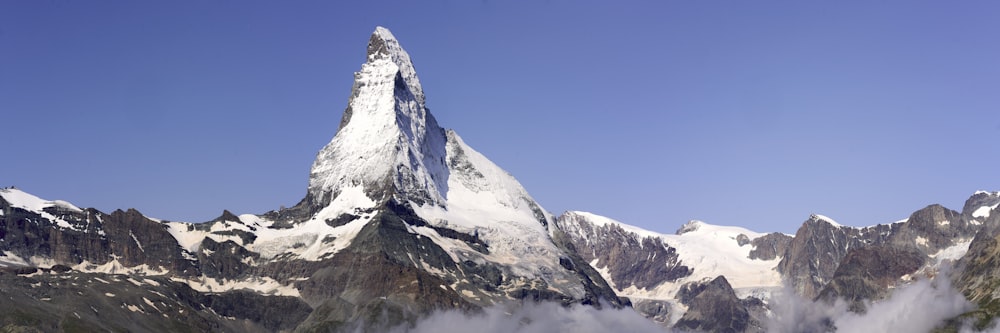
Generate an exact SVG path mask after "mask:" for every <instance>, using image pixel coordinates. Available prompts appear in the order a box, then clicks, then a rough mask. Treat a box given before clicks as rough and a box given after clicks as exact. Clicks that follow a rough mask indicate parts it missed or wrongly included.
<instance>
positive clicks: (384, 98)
mask: <svg viewBox="0 0 1000 333" xmlns="http://www.w3.org/2000/svg"><path fill="white" fill-rule="evenodd" d="M426 103H427V102H426V97H425V95H424V91H423V88H422V86H421V85H420V81H419V78H418V77H417V74H416V70H415V68H414V65H413V62H412V61H411V59H410V56H409V54H407V52H406V51H404V50H403V48H402V46H401V45H400V43H399V41H398V40H397V39H396V38H395V37H394V36H393V35H392V33H391V32H389V31H388V30H387V29H384V28H381V27H379V28H376V29H375V31H374V33H373V34H372V35H371V37H370V39H369V41H368V47H367V52H366V56H365V59H364V63H363V64H362V66H361V69H360V70H359V71H358V72H357V73H355V75H354V85H353V87H352V92H351V95H350V98H349V100H348V103H347V108H346V109H345V110H344V112H343V116H342V118H341V121H340V122H339V124H337V126H336V128H335V129H334V128H333V126H331V129H330V130H331V132H334V131H335V135H334V136H333V138H332V139H331V141H330V142H329V143H328V144H326V145H325V146H324V147H323V148H322V149H321V150H320V151H319V152H318V154H317V156H316V159H315V161H314V162H313V164H312V168H311V170H310V173H309V185H308V188H307V189H306V191H305V195H304V197H303V198H302V199H301V200H300V201H299V202H298V204H296V205H295V206H293V207H290V208H282V209H280V210H274V211H268V212H265V213H263V214H259V215H257V214H235V213H232V212H230V211H227V210H223V211H222V212H221V213H220V215H219V216H218V217H217V218H215V219H212V220H211V221H206V222H202V223H188V222H176V221H166V220H160V219H156V218H152V217H148V216H145V215H144V214H142V213H141V212H139V211H137V210H134V209H129V210H116V211H113V212H110V213H106V212H102V211H99V210H97V209H94V208H86V209H83V208H79V207H77V206H75V205H73V204H71V203H69V202H66V201H58V200H56V201H51V200H46V199H42V198H39V197H36V196H34V195H32V194H30V193H28V192H25V191H22V190H20V189H17V188H13V187H8V188H3V189H0V299H3V300H5V301H4V302H0V330H2V331H140V332H143V331H171V332H173V331H180V332H187V331H190V332H204V331H220V332H279V331H280V332H291V331H294V332H331V331H332V332H343V331H370V332H375V331H385V330H389V329H392V328H394V327H395V328H398V329H402V330H405V329H407V328H409V327H412V326H413V325H417V324H418V323H420V322H421V320H424V319H425V318H427V317H428V316H433V315H434V313H436V312H438V311H442V310H457V311H459V312H460V313H463V314H468V315H473V314H476V313H492V311H493V310H491V309H492V307H494V306H496V305H501V306H517V305H518V304H525V303H533V302H554V303H558V304H561V305H563V306H565V307H567V308H570V307H574V306H584V307H587V308H588V309H605V310H614V311H631V310H630V309H629V308H630V307H631V308H632V309H634V310H635V311H637V312H638V313H640V314H642V315H643V316H645V317H647V318H649V319H651V320H652V321H654V322H656V323H659V324H660V325H662V326H663V327H664V328H673V329H677V330H681V331H707V332H764V331H776V330H777V331H781V330H779V329H777V328H776V327H773V326H768V325H772V324H773V323H774V322H775V321H776V317H777V316H780V315H781V314H780V311H781V308H780V307H781V304H780V302H781V299H782V298H785V297H786V296H787V295H785V293H791V294H793V295H794V296H795V297H801V298H802V299H804V300H805V301H803V302H805V303H804V304H808V305H809V306H826V305H829V306H830V307H831V308H836V307H835V306H836V305H837V304H846V305H845V308H846V309H847V310H849V311H851V312H852V313H857V314H861V313H865V312H866V311H868V309H869V308H870V307H875V306H877V305H878V304H879V303H878V302H880V301H883V300H886V299H889V298H891V297H893V294H894V293H896V292H897V291H898V290H900V289H904V288H905V287H906V286H907V285H910V284H915V283H914V281H918V280H922V279H927V278H931V277H934V276H937V275H947V277H949V278H950V281H951V282H952V283H953V284H954V286H955V287H956V288H957V289H958V290H959V291H961V292H962V294H963V295H964V296H965V297H966V298H968V299H969V300H971V301H972V302H973V303H975V304H976V305H977V307H976V308H974V309H973V310H970V311H968V312H965V313H961V314H958V315H956V317H955V318H948V319H950V320H949V321H947V322H944V323H942V324H941V328H942V329H944V330H948V329H953V330H957V329H958V328H960V325H961V324H962V323H965V322H967V321H969V320H972V321H974V322H975V325H976V326H975V328H979V329H983V328H988V327H989V326H990V325H991V324H992V321H993V319H994V318H996V317H997V316H1000V280H997V278H996V276H1000V260H997V259H996V258H997V255H998V253H1000V212H998V211H997V210H998V206H1000V192H977V193H975V194H974V195H973V196H972V197H970V198H969V199H968V200H967V201H966V204H965V206H964V207H963V208H962V211H961V212H958V211H953V210H950V209H948V208H945V207H943V206H940V205H929V206H927V207H925V208H922V209H919V210H917V211H915V212H913V213H912V214H910V215H909V217H908V218H907V219H905V220H901V221H898V222H894V223H887V224H879V225H874V226H869V227H863V228H857V227H849V226H844V225H840V224H838V223H837V222H835V221H834V220H833V219H832V218H829V217H825V216H822V215H817V214H814V215H812V216H809V217H808V218H807V219H806V220H805V222H803V223H802V225H801V227H800V228H799V229H798V230H797V231H796V233H795V234H794V235H788V234H782V233H761V232H755V231H752V230H748V229H745V228H742V227H736V226H718V225H712V224H709V223H705V222H702V221H690V222H688V223H687V224H685V225H683V226H682V227H681V228H680V229H679V230H677V232H676V233H674V234H663V233H657V232H653V231H648V230H643V229H641V228H637V227H634V226H630V225H628V224H626V223H623V222H619V221H615V220H613V219H611V218H607V217H603V216H599V215H596V214H592V213H586V212H582V211H569V212H565V213H563V214H562V215H559V216H554V215H552V214H550V213H549V212H547V211H546V210H545V209H544V208H542V206H541V205H540V204H539V203H538V202H536V201H535V200H534V199H533V198H532V197H531V196H530V195H529V194H528V192H527V191H526V190H525V189H524V187H523V186H521V184H520V183H518V181H517V180H516V179H515V178H514V177H513V176H511V175H510V174H508V173H507V172H505V171H504V170H503V169H501V168H500V167H498V166H497V165H495V164H494V163H493V162H491V161H490V160H489V159H487V158H486V157H485V156H483V155H482V154H480V153H479V152H477V151H475V150H474V149H472V148H471V147H470V146H468V145H467V144H466V143H465V142H464V141H463V140H462V139H461V137H460V136H459V135H458V134H457V133H456V132H455V131H452V130H447V129H444V128H442V127H441V126H440V125H439V124H438V123H437V120H435V118H434V116H433V115H432V114H431V113H430V111H429V109H428V108H427V106H426ZM952 266H954V268H950V267H952ZM504 311H506V310H504ZM505 313H507V312H505ZM609 313H614V312H609ZM508 316H510V318H516V316H514V315H511V314H509V313H508ZM818 316H819V317H821V318H820V320H819V321H820V322H821V325H820V326H819V327H820V329H819V331H832V330H835V329H836V322H835V320H834V319H836V318H833V317H832V316H831V315H829V314H824V313H822V311H820V312H819V315H818ZM824 316H825V317H824ZM796 319H800V318H798V317H796ZM554 320H560V319H558V318H557V319H554ZM521 324H523V323H521ZM792 331H802V330H794V329H793V330H792Z"/></svg>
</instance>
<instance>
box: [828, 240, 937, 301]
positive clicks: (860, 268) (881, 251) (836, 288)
mask: <svg viewBox="0 0 1000 333" xmlns="http://www.w3.org/2000/svg"><path fill="white" fill-rule="evenodd" d="M926 258H927V257H926V256H925V255H923V254H922V253H920V252H919V251H916V250H914V249H908V248H899V247H892V246H882V245H875V246H865V247H860V248H854V249H851V251H850V252H849V253H848V254H847V256H845V257H844V259H843V260H842V261H841V263H840V265H838V266H837V270H836V272H834V274H833V279H832V280H831V281H830V283H829V284H827V285H826V287H824V288H823V290H822V291H821V292H820V294H819V296H818V298H819V299H822V300H824V301H827V302H828V303H832V302H833V301H834V300H836V299H838V298H841V299H844V300H846V301H847V302H848V304H849V307H850V310H851V311H855V312H864V311H865V303H864V302H865V301H871V300H878V299H882V298H884V297H885V296H887V295H888V292H889V287H892V286H895V285H897V284H898V283H899V281H900V278H901V277H902V276H904V275H907V274H911V273H914V272H916V271H917V269H919V268H920V267H921V266H923V265H924V261H925V260H926Z"/></svg>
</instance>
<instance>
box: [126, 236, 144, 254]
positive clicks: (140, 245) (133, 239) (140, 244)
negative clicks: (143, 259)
mask: <svg viewBox="0 0 1000 333" xmlns="http://www.w3.org/2000/svg"><path fill="white" fill-rule="evenodd" d="M128 235H129V236H132V241H134V242H135V245H136V246H138V247H139V251H142V252H146V249H143V248H142V243H140V242H139V239H138V238H135V234H133V233H132V231H129V232H128Z"/></svg>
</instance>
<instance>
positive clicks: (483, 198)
mask: <svg viewBox="0 0 1000 333" xmlns="http://www.w3.org/2000/svg"><path fill="white" fill-rule="evenodd" d="M447 138H448V140H447V151H448V156H447V160H448V161H449V163H448V164H449V166H450V167H451V169H450V170H449V177H448V184H447V187H446V192H445V193H444V194H445V195H444V197H445V198H446V200H445V202H444V205H436V204H432V203H425V204H423V205H417V204H416V203H413V202H411V206H412V207H413V209H414V211H415V212H416V213H417V215H418V216H420V217H421V218H423V219H424V220H426V221H428V223H430V224H431V225H434V226H437V227H445V228H449V229H452V230H455V231H458V232H462V233H466V234H470V235H471V234H478V235H479V238H480V239H481V240H483V241H484V242H485V243H486V244H488V246H489V249H490V253H489V254H480V253H478V252H476V251H474V250H472V249H471V248H470V247H469V246H468V245H467V244H465V243H464V242H461V241H456V240H453V239H448V238H444V237H440V236H438V235H437V234H436V232H434V231H433V229H431V228H411V232H413V233H417V234H421V235H424V236H427V237H430V238H431V239H432V240H433V241H434V242H435V243H437V244H438V245H440V246H441V247H442V248H444V249H445V250H446V251H448V252H449V253H452V254H453V256H456V255H462V256H465V257H461V258H453V259H458V260H474V261H477V260H485V261H489V262H493V263H497V264H501V265H504V266H506V267H509V268H510V269H511V272H512V273H513V274H515V275H518V276H522V277H528V278H535V279H542V280H544V281H545V282H547V283H548V284H549V285H550V286H556V287H557V288H561V289H560V291H562V292H566V293H568V294H570V295H571V296H574V295H577V294H579V296H582V295H583V293H584V291H583V290H582V288H577V287H578V286H573V283H570V281H576V280H577V278H576V277H574V276H572V275H571V272H568V271H564V270H556V271H552V270H551V269H549V268H550V267H559V266H558V265H559V263H558V257H559V256H558V254H559V253H561V252H562V251H561V250H560V249H559V248H558V247H556V246H555V244H553V243H552V241H551V238H550V236H549V230H548V229H546V227H545V225H543V224H542V222H540V221H539V220H538V218H537V217H536V215H535V212H536V211H537V212H540V213H541V218H543V219H544V220H545V222H546V223H548V224H551V223H552V218H551V216H550V215H548V214H547V213H544V209H543V208H542V207H541V206H540V205H538V203H537V202H535V200H534V199H533V198H532V197H531V196H530V195H529V194H528V193H527V191H526V190H525V189H524V187H523V186H521V184H520V183H519V182H518V181H517V180H516V179H514V177H513V176H511V175H510V174H509V173H507V172H506V171H504V170H503V169H501V168H500V167H499V166H497V165H496V164H494V163H493V162H491V161H490V160H489V159H487V158H486V157H485V156H483V155H482V154H480V153H479V152H477V151H476V150H474V149H472V148H471V147H469V146H468V145H467V144H465V142H464V141H463V140H462V139H461V137H459V136H458V134H456V133H455V132H453V131H448V132H447Z"/></svg>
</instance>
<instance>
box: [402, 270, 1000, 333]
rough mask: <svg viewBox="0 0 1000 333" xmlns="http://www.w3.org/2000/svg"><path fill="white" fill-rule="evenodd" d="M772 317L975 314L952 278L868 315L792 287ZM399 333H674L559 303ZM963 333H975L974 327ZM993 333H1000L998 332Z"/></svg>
mask: <svg viewBox="0 0 1000 333" xmlns="http://www.w3.org/2000/svg"><path fill="white" fill-rule="evenodd" d="M769 304H770V306H771V316H770V318H768V319H767V320H766V322H764V323H762V324H763V325H764V327H765V330H766V331H767V332H773V333H793V332H794V333H802V332H852V333H867V332H928V331H931V330H932V329H934V328H935V327H937V326H938V325H940V324H942V323H943V322H944V321H945V320H947V319H950V318H954V317H956V316H958V315H960V314H962V313H965V312H968V311H971V310H973V309H974V306H973V304H971V303H970V302H969V301H968V300H966V299H965V297H964V296H963V295H962V294H961V293H960V292H959V291H958V290H956V289H955V288H953V287H952V286H951V283H950V281H949V280H948V278H947V274H939V275H938V278H937V279H935V280H927V279H923V280H918V281H916V282H913V283H910V284H908V285H906V286H902V287H899V288H897V289H896V290H894V292H893V293H892V295H891V296H890V297H889V298H886V299H884V300H880V301H877V302H872V303H868V304H866V305H867V309H868V311H867V312H866V313H864V314H858V313H853V312H850V311H848V306H847V304H846V302H844V301H837V302H834V303H833V304H828V303H824V302H813V301H811V300H807V299H803V298H802V297H799V296H798V295H796V294H795V293H794V292H792V291H791V289H790V288H786V289H784V290H782V291H780V292H776V293H775V294H773V295H772V298H771V299H770V300H769ZM394 332H396V333H401V332H406V333H425V332H484V333H514V332H517V333H536V332H539V333H540V332H573V333H590V332H657V333H662V332H671V330H669V329H667V328H664V327H662V326H659V325H658V324H656V323H654V322H653V321H651V320H649V319H647V318H645V317H643V316H642V315H640V314H639V313H637V312H636V311H635V310H633V309H631V308H626V309H609V308H605V309H602V310H598V309H595V308H593V307H591V306H583V305H574V306H569V307H564V306H562V305H560V304H559V303H525V304H523V305H509V304H508V305H495V306H492V307H488V308H485V309H484V310H483V311H482V312H481V313H478V314H466V313H463V312H461V311H458V310H451V311H442V312H437V313H435V314H433V315H431V316H429V317H426V318H423V319H421V320H419V321H417V322H416V324H415V326H412V327H406V328H397V329H396V330H394ZM961 332H963V333H965V332H972V330H971V329H969V327H968V325H967V326H966V327H962V328H961ZM987 332H991V333H1000V329H998V328H992V329H990V330H988V331H987Z"/></svg>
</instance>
